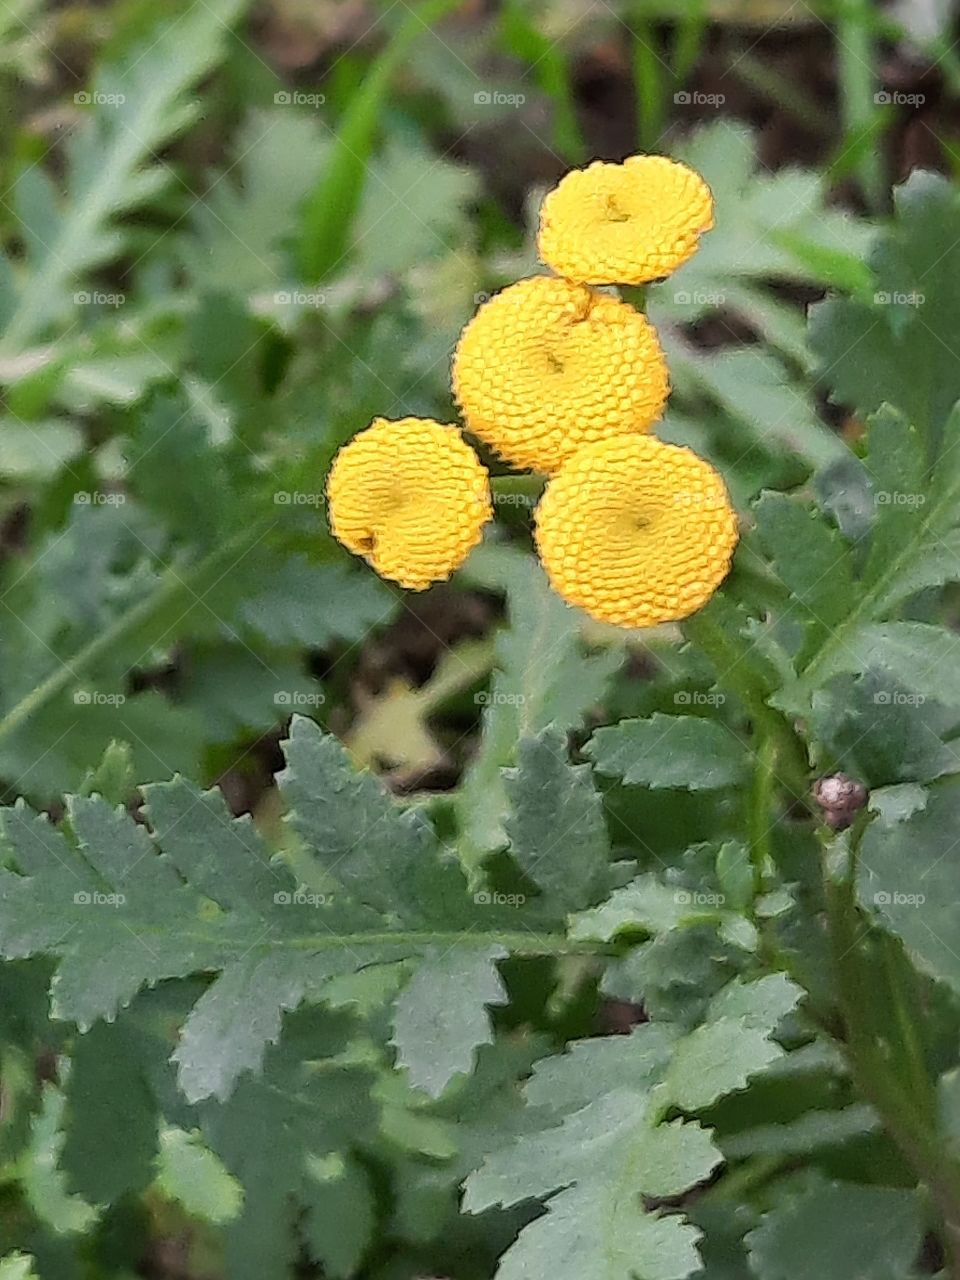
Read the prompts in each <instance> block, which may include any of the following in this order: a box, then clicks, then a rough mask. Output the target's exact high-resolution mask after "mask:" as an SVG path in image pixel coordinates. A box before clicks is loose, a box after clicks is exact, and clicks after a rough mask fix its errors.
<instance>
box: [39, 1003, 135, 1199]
mask: <svg viewBox="0 0 960 1280" xmlns="http://www.w3.org/2000/svg"><path fill="white" fill-rule="evenodd" d="M64 1093H65V1097H66V1121H67V1131H66V1140H65V1142H64V1145H63V1152H62V1154H61V1157H60V1167H61V1169H62V1170H63V1171H64V1174H65V1175H66V1178H67V1184H68V1186H69V1187H70V1189H71V1190H73V1191H76V1192H78V1193H79V1194H80V1195H82V1196H83V1197H84V1199H86V1200H88V1201H92V1202H93V1203H94V1204H111V1203H112V1202H113V1201H114V1200H117V1199H119V1198H120V1196H122V1195H124V1194H127V1193H136V1192H138V1191H142V1190H143V1189H144V1188H145V1187H146V1186H147V1185H148V1184H149V1182H150V1180H151V1178H152V1176H153V1161H154V1158H155V1156H156V1153H157V1120H156V1114H155V1106H154V1100H153V1096H152V1093H151V1091H150V1089H149V1088H148V1085H147V1081H146V1079H145V1078H144V1073H143V1067H142V1064H141V1060H140V1054H139V1053H138V1052H137V1050H136V1047H135V1045H134V1043H133V1042H132V1041H131V1038H130V1036H129V1035H128V1033H127V1031H126V1028H125V1027H124V1026H123V1025H122V1024H121V1023H113V1024H108V1023H103V1022H101V1023H98V1024H97V1025H96V1026H95V1027H93V1028H92V1029H91V1030H90V1031H88V1032H87V1034H86V1035H84V1036H82V1037H81V1038H80V1039H79V1040H78V1042H77V1043H76V1044H75V1046H74V1049H73V1055H72V1059H71V1066H70V1075H69V1077H68V1079H67V1083H66V1087H65V1090H64Z"/></svg>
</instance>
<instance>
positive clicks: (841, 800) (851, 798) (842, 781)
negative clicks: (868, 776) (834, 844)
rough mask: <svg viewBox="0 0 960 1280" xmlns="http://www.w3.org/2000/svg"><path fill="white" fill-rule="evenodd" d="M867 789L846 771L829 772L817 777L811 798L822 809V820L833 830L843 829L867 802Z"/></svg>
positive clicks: (868, 794)
mask: <svg viewBox="0 0 960 1280" xmlns="http://www.w3.org/2000/svg"><path fill="white" fill-rule="evenodd" d="M869 796H870V793H869V791H868V790H867V788H866V787H865V786H864V785H863V783H862V782H858V781H857V780H856V778H851V777H850V776H849V775H848V774H846V773H829V774H827V775H826V776H825V777H823V778H820V779H818V781H817V782H816V784H815V786H814V788H813V798H814V800H816V802H817V804H818V805H819V806H820V808H821V809H822V810H823V820H824V822H825V823H826V824H827V826H828V827H832V828H833V829H834V831H843V830H844V828H846V827H849V826H850V823H851V822H853V819H854V818H855V817H856V815H857V814H858V813H859V811H860V810H861V809H862V808H863V806H864V805H865V804H866V803H867V800H868V798H869Z"/></svg>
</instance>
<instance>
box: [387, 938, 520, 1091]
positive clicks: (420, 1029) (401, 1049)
mask: <svg viewBox="0 0 960 1280" xmlns="http://www.w3.org/2000/svg"><path fill="white" fill-rule="evenodd" d="M506 954H507V952H506V950H505V949H504V948H503V947H497V946H493V947H489V948H488V949H487V950H485V951H478V952H474V953H472V954H470V955H452V956H451V955H449V954H440V953H436V954H434V955H432V956H427V957H426V958H425V959H423V960H421V961H420V963H419V964H418V966H417V968H416V971H415V972H414V974H413V977H412V978H411V979H410V980H409V982H408V983H407V984H406V986H405V987H404V988H403V990H402V991H401V992H400V994H399V995H398V996H397V999H396V1002H395V1005H394V1010H393V1044H394V1045H395V1046H396V1049H397V1063H398V1065H399V1066H401V1067H406V1069H407V1071H408V1072H409V1073H410V1082H411V1084H413V1085H414V1086H415V1087H416V1088H418V1089H423V1090H425V1091H426V1092H427V1093H429V1094H430V1095H431V1096H432V1097H434V1098H437V1097H439V1096H440V1094H441V1093H443V1091H444V1089H445V1088H446V1087H447V1085H448V1084H449V1083H450V1081H451V1080H452V1079H453V1077H454V1076H455V1075H457V1074H458V1073H459V1072H469V1071H470V1069H471V1066H472V1064H473V1061H474V1056H475V1054H476V1051H477V1049H478V1048H479V1046H480V1045H483V1044H490V1043H491V1042H492V1040H493V1031H492V1028H491V1026H490V1018H489V1015H488V1013H487V1010H486V1006H487V1005H494V1004H505V1003H506V1002H507V992H506V989H505V988H504V985H503V982H502V981H501V978H500V975H499V973H498V972H497V965H496V962H497V960H501V959H503V957H504V956H505V955H506Z"/></svg>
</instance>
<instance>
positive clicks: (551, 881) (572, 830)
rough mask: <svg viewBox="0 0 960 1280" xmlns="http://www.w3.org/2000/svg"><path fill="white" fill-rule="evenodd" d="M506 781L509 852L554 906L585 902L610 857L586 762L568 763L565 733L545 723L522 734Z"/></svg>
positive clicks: (572, 906) (592, 895)
mask: <svg viewBox="0 0 960 1280" xmlns="http://www.w3.org/2000/svg"><path fill="white" fill-rule="evenodd" d="M506 787H507V798H508V800H509V803H510V816H509V817H508V819H507V823H506V829H507V835H508V837H509V840H510V852H511V853H512V855H513V857H514V858H516V860H517V862H519V864H520V866H521V867H522V868H523V871H524V873H525V875H527V876H528V877H529V878H530V879H531V880H532V881H533V882H534V884H536V885H537V886H538V887H539V888H540V890H541V891H542V892H543V894H544V897H545V898H546V900H547V903H548V904H549V905H550V906H552V907H555V908H556V910H557V911H560V912H563V913H564V914H565V913H566V912H568V911H574V910H576V909H577V908H578V907H583V906H585V905H586V903H588V902H590V901H592V900H593V899H594V898H595V896H596V893H597V891H598V890H599V889H600V888H601V887H602V886H603V883H604V880H605V878H606V877H605V873H606V871H607V868H608V866H609V862H610V841H609V839H608V837H607V831H606V826H605V824H604V819H603V806H602V803H601V800H600V796H599V795H598V794H597V792H596V790H595V789H594V786H593V783H592V781H591V777H590V770H589V768H588V767H587V766H585V765H579V766H574V765H571V764H569V763H568V761H567V742H566V735H565V734H563V733H561V732H559V730H556V729H545V730H544V731H543V732H542V733H540V734H538V735H537V737H535V738H524V739H522V740H521V742H520V744H519V747H518V748H517V768H516V769H515V770H513V771H512V772H511V774H510V775H509V776H508V779H507V784H506Z"/></svg>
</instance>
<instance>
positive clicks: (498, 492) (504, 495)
mask: <svg viewBox="0 0 960 1280" xmlns="http://www.w3.org/2000/svg"><path fill="white" fill-rule="evenodd" d="M545 483H546V479H545V477H544V476H538V475H520V476H491V477H490V488H491V490H492V492H493V498H494V502H496V501H498V500H500V501H504V500H509V499H511V498H527V499H529V501H530V505H531V506H533V504H534V503H535V502H536V501H537V499H538V498H539V497H540V494H541V493H542V492H543V486H544V484H545Z"/></svg>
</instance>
